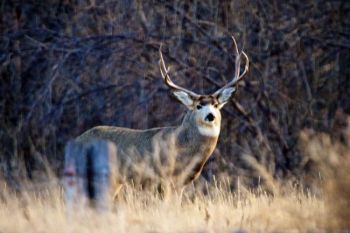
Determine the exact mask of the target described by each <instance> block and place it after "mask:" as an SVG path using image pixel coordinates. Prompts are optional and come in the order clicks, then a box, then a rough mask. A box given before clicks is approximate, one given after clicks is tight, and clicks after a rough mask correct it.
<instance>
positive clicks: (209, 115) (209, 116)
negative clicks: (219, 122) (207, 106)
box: [205, 113, 215, 122]
mask: <svg viewBox="0 0 350 233" xmlns="http://www.w3.org/2000/svg"><path fill="white" fill-rule="evenodd" d="M214 119H215V116H214V115H213V114H212V113H209V114H208V116H206V117H205V120H207V121H209V122H211V121H213V120H214Z"/></svg>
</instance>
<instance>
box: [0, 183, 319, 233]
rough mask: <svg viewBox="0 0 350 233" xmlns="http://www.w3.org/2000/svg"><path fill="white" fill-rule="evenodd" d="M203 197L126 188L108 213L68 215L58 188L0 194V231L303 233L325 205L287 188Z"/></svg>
mask: <svg viewBox="0 0 350 233" xmlns="http://www.w3.org/2000/svg"><path fill="white" fill-rule="evenodd" d="M208 189H209V192H208V194H206V195H204V194H201V193H196V191H193V190H191V191H187V192H185V193H184V195H183V196H182V198H181V197H180V196H177V195H175V194H174V195H170V196H168V197H167V198H166V199H163V200H161V199H159V198H158V197H157V196H155V195H154V194H153V193H152V192H147V191H144V192H139V191H135V190H133V189H130V188H126V189H125V191H124V192H123V196H124V197H123V198H121V199H120V200H118V202H117V203H115V204H113V209H112V210H111V211H109V212H105V213H99V212H94V211H92V210H90V209H89V208H82V207H79V206H77V207H76V208H75V209H74V211H71V212H69V211H68V210H67V208H66V206H65V204H64V201H63V195H62V190H61V189H60V188H59V187H55V188H51V189H50V190H44V191H41V192H40V193H24V194H22V195H21V196H16V195H13V194H10V193H4V194H3V200H2V201H1V204H0V231H1V232H232V231H235V230H240V229H243V230H245V231H248V232H276V231H277V232H285V231H292V230H293V231H295V232H306V231H307V230H313V229H321V228H323V225H322V224H323V222H322V220H323V219H324V218H325V208H324V201H323V200H322V199H321V198H318V197H315V196H313V195H311V194H308V193H304V192H301V191H299V190H297V189H296V188H291V189H290V190H289V192H288V193H285V194H279V195H277V196H276V195H275V196H273V195H271V194H267V193H264V192H263V191H256V192H253V191H249V190H246V189H244V187H240V188H239V191H235V192H230V191H229V190H227V189H226V188H223V187H222V186H220V187H219V186H217V185H212V186H209V188H208Z"/></svg>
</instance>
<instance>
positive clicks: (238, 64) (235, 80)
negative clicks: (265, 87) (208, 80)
mask: <svg viewBox="0 0 350 233" xmlns="http://www.w3.org/2000/svg"><path fill="white" fill-rule="evenodd" d="M232 40H233V45H234V50H235V52H236V59H235V75H234V77H233V79H232V80H231V81H230V82H229V83H227V84H226V85H225V86H223V87H222V88H220V89H219V90H217V91H216V92H215V93H214V94H213V95H214V96H217V95H219V94H220V93H221V92H222V91H223V90H224V89H226V88H228V87H231V86H234V85H235V84H236V83H238V82H239V81H240V80H241V79H242V78H243V77H244V75H245V74H246V73H247V72H248V70H249V58H248V56H247V54H246V53H245V52H244V51H242V52H241V53H240V52H239V51H238V46H237V43H236V40H235V38H234V37H233V36H232ZM241 55H243V56H244V59H245V60H246V63H245V66H244V71H243V73H242V74H240V72H241Z"/></svg>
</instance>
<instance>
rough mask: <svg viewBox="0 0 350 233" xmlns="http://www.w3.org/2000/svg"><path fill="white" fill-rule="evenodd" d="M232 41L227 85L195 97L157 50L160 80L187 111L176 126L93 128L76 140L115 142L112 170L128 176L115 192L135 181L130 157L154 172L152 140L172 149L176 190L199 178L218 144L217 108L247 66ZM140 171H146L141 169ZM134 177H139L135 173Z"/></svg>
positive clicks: (227, 96) (229, 93) (121, 180)
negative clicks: (232, 61) (231, 65)
mask: <svg viewBox="0 0 350 233" xmlns="http://www.w3.org/2000/svg"><path fill="white" fill-rule="evenodd" d="M232 40H233V47H234V51H235V53H236V57H235V74H234V77H233V79H232V80H231V81H230V82H229V83H227V84H226V85H224V86H223V87H222V88H220V89H218V90H217V91H216V92H214V93H213V94H210V95H199V94H196V93H194V92H192V91H190V90H187V89H185V88H183V87H180V86H178V85H176V84H175V83H174V82H173V81H172V80H171V79H170V76H169V69H168V68H167V66H166V65H165V62H164V59H163V55H162V51H161V48H160V49H159V55H160V61H159V66H160V73H161V75H162V78H163V80H164V82H165V84H166V85H167V86H168V87H169V88H170V90H171V92H172V93H173V94H174V96H175V97H176V98H177V100H178V101H179V102H181V103H182V104H184V105H185V106H186V107H187V109H188V110H187V113H186V115H185V116H184V118H183V121H182V123H181V124H180V125H179V126H170V127H160V128H152V129H146V130H136V129H129V128H121V127H114V126H96V127H94V128H92V129H89V130H87V131H86V132H84V133H83V134H82V135H80V136H79V137H77V138H76V141H78V142H81V143H89V142H91V141H93V140H95V139H99V140H101V139H102V140H109V141H112V142H114V143H115V145H116V147H117V153H116V154H117V156H116V158H113V159H115V161H114V162H116V164H117V165H116V166H115V169H117V170H118V169H119V170H124V171H125V170H127V171H126V172H127V173H129V175H125V176H120V177H118V185H119V186H118V187H117V188H116V189H117V190H120V188H121V186H122V184H123V183H125V182H126V180H127V179H131V180H133V179H136V178H135V177H136V174H130V173H135V171H134V170H133V169H130V166H129V167H128V165H127V164H128V163H129V165H130V163H133V162H130V161H131V159H130V158H131V156H132V154H135V153H136V154H139V156H138V159H139V160H138V161H141V162H142V161H150V164H149V165H151V166H153V168H152V169H154V170H157V169H156V168H155V167H156V165H154V164H152V163H153V162H154V159H152V158H151V156H152V153H154V145H155V141H159V140H161V141H162V142H163V145H166V146H169V148H168V149H169V151H170V150H172V149H171V148H170V147H171V145H172V146H173V147H174V148H175V150H176V153H177V156H176V158H175V160H174V163H175V169H174V170H173V171H171V172H170V174H168V176H169V177H170V178H171V179H172V182H174V183H175V186H176V187H179V188H182V187H183V186H184V185H186V184H188V183H189V182H191V181H193V180H195V179H196V178H197V177H198V176H199V175H200V173H201V171H202V169H203V166H204V165H205V163H206V161H207V160H208V158H209V157H210V155H211V154H212V153H213V151H214V149H215V147H216V144H217V141H218V137H219V134H220V124H221V113H220V109H221V108H222V107H223V106H224V105H225V104H226V103H227V102H228V101H229V99H230V97H231V95H232V93H233V92H235V90H236V85H237V83H238V82H239V81H240V80H242V78H243V77H244V76H245V74H246V73H247V71H248V67H249V59H248V56H247V55H246V54H245V53H244V52H243V51H242V52H239V51H238V48H237V43H236V41H235V39H234V37H232ZM242 57H243V58H244V59H245V67H244V70H243V72H241V70H240V66H241V58H242ZM166 146H165V147H166ZM166 149H167V148H165V150H166ZM169 153H170V152H169ZM161 160H162V159H161ZM152 161H153V162H152ZM131 165H132V164H131ZM186 165H188V166H190V168H189V169H187V171H186V173H185V175H184V176H182V179H181V181H179V180H178V179H176V177H177V176H179V174H183V173H182V171H183V170H185V169H186ZM141 169H144V170H147V169H146V168H145V167H143V168H141ZM155 173H157V172H155ZM138 175H140V173H139V171H138ZM141 180H142V179H141Z"/></svg>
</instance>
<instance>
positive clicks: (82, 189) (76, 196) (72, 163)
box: [63, 140, 116, 213]
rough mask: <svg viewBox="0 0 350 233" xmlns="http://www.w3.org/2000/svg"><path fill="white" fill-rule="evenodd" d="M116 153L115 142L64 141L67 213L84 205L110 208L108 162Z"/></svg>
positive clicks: (102, 208)
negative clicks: (86, 142)
mask: <svg viewBox="0 0 350 233" xmlns="http://www.w3.org/2000/svg"><path fill="white" fill-rule="evenodd" d="M115 153H116V149H115V145H114V144H113V143H112V142H109V141H103V140H95V141H93V142H91V143H89V144H82V143H79V142H76V141H70V142H68V143H67V145H66V148H65V163H64V173H63V175H64V179H63V184H64V190H65V202H66V205H67V208H68V211H69V212H70V213H73V212H74V211H75V210H76V208H77V207H79V206H82V207H84V206H86V204H89V205H90V206H91V207H93V208H94V209H96V210H98V211H106V210H109V209H110V206H111V197H110V192H109V190H110V176H111V165H110V163H111V160H113V158H114V157H115Z"/></svg>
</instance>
